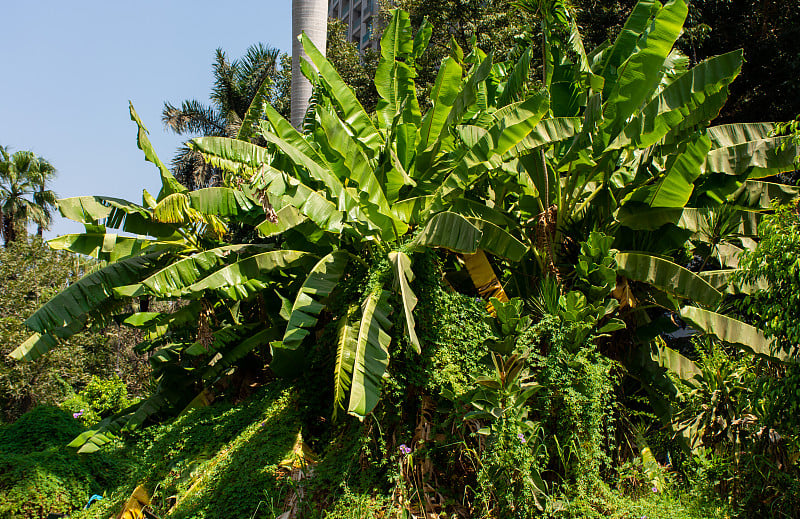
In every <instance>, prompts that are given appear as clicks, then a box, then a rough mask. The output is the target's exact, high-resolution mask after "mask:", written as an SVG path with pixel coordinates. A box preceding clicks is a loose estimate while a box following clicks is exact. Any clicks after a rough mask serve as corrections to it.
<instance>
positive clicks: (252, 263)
mask: <svg viewBox="0 0 800 519" xmlns="http://www.w3.org/2000/svg"><path fill="white" fill-rule="evenodd" d="M311 258H313V255H312V254H310V253H308V252H305V251H296V250H277V251H269V252H262V253H260V254H256V255H254V256H250V257H248V258H245V259H242V260H239V261H237V262H236V263H233V264H231V265H227V266H225V267H223V268H221V269H219V270H217V271H215V272H214V273H212V274H211V275H209V276H206V277H205V278H203V279H201V280H200V281H198V282H196V283H194V284H193V285H191V286H190V287H189V288H188V289H187V292H188V293H189V294H192V295H201V294H202V293H203V292H204V291H206V290H213V291H215V292H219V293H220V294H222V295H225V296H227V297H228V298H230V299H234V300H238V299H244V298H247V297H249V296H251V295H253V294H254V293H255V292H257V291H258V290H260V289H262V288H263V281H265V280H266V276H267V275H269V274H270V273H271V272H273V271H274V270H276V269H277V270H283V269H288V268H292V267H297V266H300V265H303V264H306V263H307V262H308V260H309V259H311Z"/></svg>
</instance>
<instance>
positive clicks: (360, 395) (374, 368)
mask: <svg viewBox="0 0 800 519" xmlns="http://www.w3.org/2000/svg"><path fill="white" fill-rule="evenodd" d="M391 312H392V307H391V306H390V305H389V292H387V291H385V290H383V288H382V287H380V286H378V287H376V288H374V289H373V290H372V291H371V292H370V293H369V294H367V297H366V298H365V299H364V302H363V303H362V304H361V320H360V324H359V327H358V339H357V342H356V346H355V352H354V359H353V376H352V380H351V384H350V401H349V404H348V407H347V411H348V413H350V414H352V415H354V416H356V417H358V418H359V419H361V420H363V419H364V418H365V417H366V416H367V415H368V414H369V413H371V412H372V410H373V409H375V406H376V405H377V403H378V399H379V398H380V391H381V383H382V378H383V374H384V373H385V372H386V366H388V364H389V344H390V343H391V340H392V337H391V336H390V335H389V334H388V333H387V331H386V330H389V329H390V328H391V327H392V322H391V321H390V320H389V315H390V314H391Z"/></svg>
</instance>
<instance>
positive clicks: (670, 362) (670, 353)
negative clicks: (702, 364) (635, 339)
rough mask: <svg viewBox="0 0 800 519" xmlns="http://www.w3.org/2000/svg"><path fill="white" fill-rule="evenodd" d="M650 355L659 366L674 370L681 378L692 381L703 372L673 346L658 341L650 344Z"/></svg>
mask: <svg viewBox="0 0 800 519" xmlns="http://www.w3.org/2000/svg"><path fill="white" fill-rule="evenodd" d="M650 356H651V358H652V359H653V360H654V361H655V362H657V363H658V365H659V366H661V367H662V368H666V369H668V370H670V371H672V372H673V373H675V374H676V375H678V377H679V378H680V379H681V380H685V381H687V382H691V381H692V379H693V378H695V377H696V376H698V375H700V374H701V373H702V372H701V371H700V368H698V367H697V365H696V364H695V363H694V362H692V361H691V360H689V359H687V358H686V357H684V356H683V355H681V354H680V353H678V352H677V351H675V350H673V349H672V348H669V347H667V346H665V345H663V344H659V343H657V342H654V343H653V344H651V345H650Z"/></svg>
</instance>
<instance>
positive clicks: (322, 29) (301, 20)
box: [292, 0, 328, 128]
mask: <svg viewBox="0 0 800 519" xmlns="http://www.w3.org/2000/svg"><path fill="white" fill-rule="evenodd" d="M303 31H305V33H306V34H307V35H308V37H309V38H311V41H312V42H314V45H316V47H317V48H318V49H319V50H320V52H322V54H323V55H324V54H325V44H326V42H327V37H328V0H292V126H294V127H295V128H300V126H301V125H302V124H303V116H305V114H306V110H307V109H308V101H309V98H310V97H311V83H309V81H308V80H307V79H306V78H305V77H303V74H302V73H301V72H300V56H302V57H304V58H305V57H306V53H305V52H304V51H303V46H302V45H301V44H300V42H299V41H298V40H297V37H298V36H299V35H300V33H302V32H303Z"/></svg>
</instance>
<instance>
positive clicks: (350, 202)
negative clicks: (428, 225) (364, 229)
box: [263, 132, 394, 236]
mask: <svg viewBox="0 0 800 519" xmlns="http://www.w3.org/2000/svg"><path fill="white" fill-rule="evenodd" d="M263 136H264V138H265V139H267V140H268V141H269V142H271V143H273V144H275V145H276V146H278V148H280V149H281V151H283V153H285V154H286V156H287V157H288V158H289V159H290V160H291V161H292V162H293V163H294V164H296V165H298V166H302V167H304V168H305V169H306V170H307V171H308V172H309V174H310V175H311V176H312V177H313V178H314V179H315V180H318V181H320V182H322V183H323V184H324V185H325V187H326V189H327V191H328V193H329V196H330V198H331V199H332V200H336V201H337V202H338V208H339V210H343V211H345V212H346V213H347V214H348V215H349V216H350V218H352V219H354V220H357V221H359V222H361V223H364V224H367V225H368V227H369V228H371V229H377V230H380V233H381V235H382V236H393V235H394V227H393V220H392V218H391V217H390V216H389V215H388V214H386V213H383V212H380V211H376V210H372V211H370V210H369V209H370V208H369V207H368V206H367V205H365V204H363V203H362V202H361V201H360V200H359V199H358V198H357V196H356V195H355V193H354V192H352V191H350V190H348V189H346V188H345V186H344V184H343V183H342V181H341V180H339V178H337V177H336V176H335V175H334V174H333V173H332V172H331V171H329V170H328V169H327V168H325V167H323V166H321V165H319V164H318V163H317V162H316V161H314V159H313V158H311V157H309V156H307V155H306V154H305V153H303V152H302V151H301V150H300V149H298V148H296V147H295V146H293V145H292V144H291V143H289V142H287V141H284V140H283V139H281V138H280V137H278V136H277V135H274V134H272V133H268V132H265V133H264V134H263ZM276 194H278V193H276ZM294 205H295V206H297V207H298V209H301V210H302V207H300V206H298V205H297V204H294ZM308 216H309V218H311V215H310V214H309V215H308ZM312 219H313V218H312Z"/></svg>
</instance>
